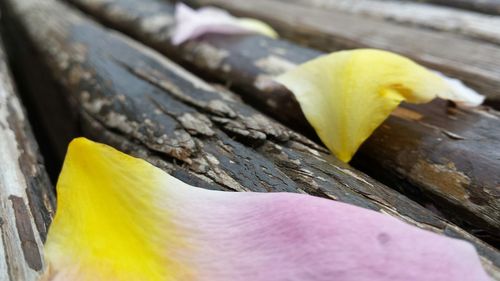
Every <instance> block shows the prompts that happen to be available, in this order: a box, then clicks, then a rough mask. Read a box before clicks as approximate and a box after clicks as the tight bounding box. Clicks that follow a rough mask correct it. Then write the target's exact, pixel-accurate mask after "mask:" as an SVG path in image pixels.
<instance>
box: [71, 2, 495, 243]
mask: <svg viewBox="0 0 500 281" xmlns="http://www.w3.org/2000/svg"><path fill="white" fill-rule="evenodd" d="M71 2H72V3H75V4H78V5H79V7H81V8H82V9H85V10H86V11H88V12H89V13H91V14H92V15H94V16H96V17H97V18H99V19H100V20H102V21H103V22H105V23H106V24H108V25H109V26H113V27H115V28H117V29H119V30H121V31H122V32H125V33H127V34H130V35H132V36H134V37H135V38H137V39H139V40H140V41H142V42H145V43H147V44H148V45H150V46H152V47H154V48H156V49H157V50H159V51H161V52H162V53H164V54H166V55H167V56H169V57H171V58H175V59H177V60H178V61H180V62H183V63H184V64H185V65H187V66H189V67H190V68H192V69H196V70H197V71H198V73H200V74H204V75H205V76H207V77H211V78H213V79H216V80H218V81H221V82H224V83H226V84H227V85H230V86H231V87H232V88H233V89H235V90H236V91H237V92H239V93H240V94H241V96H242V98H243V99H244V100H245V101H247V102H249V103H251V104H253V105H254V106H256V107H257V108H259V109H260V110H262V111H264V112H266V113H267V114H269V115H270V116H272V117H273V118H275V119H277V120H279V121H281V122H283V123H284V124H286V125H288V126H290V127H293V128H296V129H299V130H301V131H302V132H304V133H305V134H307V135H309V136H312V137H314V133H313V132H312V131H313V130H312V129H311V127H310V126H309V125H308V124H307V121H306V120H305V118H304V116H303V114H302V113H301V110H300V107H299V105H298V104H297V102H296V101H295V99H294V98H293V94H291V93H290V92H289V91H288V90H287V89H285V88H284V87H282V86H280V85H278V84H276V83H273V81H272V77H273V76H274V75H277V74H280V73H282V72H283V71H286V70H288V69H290V68H292V67H294V66H295V65H297V64H300V63H302V62H305V61H307V60H310V59H312V58H315V57H317V56H319V55H321V54H322V53H321V52H319V51H316V50H312V49H308V48H303V47H300V46H298V45H295V44H292V43H289V42H286V41H281V40H273V39H269V38H265V37H261V36H235V37H212V38H207V39H206V40H204V41H201V42H190V43H188V44H185V45H183V46H182V47H180V48H176V47H175V46H172V45H171V44H170V41H169V34H170V32H171V29H172V26H173V24H174V22H173V19H172V14H173V6H172V5H171V4H169V3H167V2H165V1H156V0H143V1H142V5H141V9H139V10H138V9H136V8H135V6H134V5H133V1H127V0H94V1H92V2H91V3H89V2H86V1H82V0H71ZM499 126H500V119H499V114H498V112H496V111H493V110H490V109H488V108H479V109H475V110H460V109H456V108H453V107H450V106H449V105H448V104H446V102H444V101H436V102H434V103H432V104H429V105H424V106H414V107H410V106H406V107H405V108H404V109H400V110H398V111H396V112H395V113H394V114H393V116H392V117H391V118H389V119H388V120H387V121H386V122H385V123H384V124H383V125H382V126H381V127H380V128H379V129H378V130H377V131H376V132H375V133H374V135H373V136H372V137H371V138H370V139H369V140H368V141H367V142H366V144H365V145H364V146H363V147H362V148H361V150H360V152H359V154H358V156H357V157H356V158H355V159H354V164H355V165H356V166H359V167H361V168H363V169H364V170H366V171H368V172H369V173H370V174H371V175H372V176H374V177H377V178H379V179H380V180H383V181H384V182H386V183H388V184H389V185H390V186H393V187H395V188H396V189H398V190H400V191H402V192H403V193H405V194H407V195H408V196H410V197H412V198H414V199H416V200H419V201H420V202H421V203H422V204H425V205H431V206H433V208H435V209H437V210H439V212H441V213H442V214H443V215H444V216H445V217H447V218H448V219H450V220H453V221H454V222H456V223H458V224H460V225H461V226H463V227H465V228H466V229H468V230H469V231H471V232H472V233H474V234H476V235H477V236H479V237H481V238H483V239H485V240H487V241H489V242H490V243H492V244H494V245H499V241H500V240H499V239H500V236H499V233H500V200H499V199H500V197H499V194H500V174H499V173H498V172H497V171H499V170H500V151H499V149H498V147H500V132H499V130H497V129H496V128H498V127H499ZM441 177H446V178H448V179H449V180H446V181H444V180H443V181H441V180H439V178H441ZM450 190H458V191H461V192H450Z"/></svg>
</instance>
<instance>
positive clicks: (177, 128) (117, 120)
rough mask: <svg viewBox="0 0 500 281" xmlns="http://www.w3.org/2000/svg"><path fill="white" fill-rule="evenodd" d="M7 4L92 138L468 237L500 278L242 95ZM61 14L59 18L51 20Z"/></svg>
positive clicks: (66, 21)
mask: <svg viewBox="0 0 500 281" xmlns="http://www.w3.org/2000/svg"><path fill="white" fill-rule="evenodd" d="M2 3H3V4H2V8H3V11H5V14H7V17H8V19H9V20H8V24H9V25H10V26H11V27H12V28H14V29H15V30H16V31H17V33H16V34H18V36H17V37H16V38H15V40H17V41H18V43H19V44H18V46H19V47H20V48H22V45H31V46H35V47H36V48H37V50H38V53H36V54H34V56H39V57H43V58H44V61H45V64H46V65H47V66H48V67H49V68H50V71H51V74H52V77H53V79H56V80H58V81H59V83H60V85H61V87H62V88H63V90H64V92H65V93H66V95H67V98H68V99H75V100H76V101H77V102H74V103H72V105H73V106H74V109H75V111H79V112H80V113H81V118H80V120H81V122H82V125H83V129H84V131H85V132H86V134H87V135H91V136H93V137H94V138H98V139H99V140H101V141H104V142H107V143H110V144H115V145H116V144H120V145H119V147H120V148H122V149H124V150H125V151H131V150H136V149H138V150H136V155H140V156H141V157H145V158H146V159H148V160H149V161H151V162H153V163H156V164H157V165H159V166H160V167H162V168H164V169H166V170H167V171H169V170H170V171H172V170H174V171H175V172H173V173H172V174H173V175H174V176H176V177H179V178H181V179H183V180H185V181H186V182H188V183H191V184H196V185H200V183H201V182H203V183H204V185H206V186H208V187H210V188H217V189H224V190H238V191H245V190H251V191H290V192H307V193H310V194H314V195H316V196H322V197H326V198H330V199H334V200H340V201H344V202H349V203H352V204H356V205H358V206H362V207H365V208H370V209H373V210H377V211H381V212H385V213H388V214H390V215H393V216H396V217H398V218H400V219H403V220H405V221H407V222H409V223H412V224H414V225H417V226H419V227H423V228H426V229H429V230H431V231H436V232H440V233H444V234H445V235H449V236H453V237H460V238H462V239H467V240H469V241H471V242H473V243H474V244H475V245H476V247H477V249H478V251H479V252H480V254H481V255H482V261H483V263H484V265H485V266H486V268H487V269H488V271H489V272H490V274H492V276H495V278H500V275H499V273H500V272H499V268H498V266H499V265H500V255H499V253H498V251H496V250H494V249H493V248H492V247H490V246H488V245H486V244H484V243H483V242H481V241H480V240H478V239H477V238H475V237H473V236H471V235H470V234H468V233H466V232H465V231H464V230H462V229H460V228H458V227H456V226H454V225H453V224H450V223H447V222H446V221H444V220H442V219H440V218H439V217H437V216H435V215H434V214H432V213H431V212H430V211H428V210H426V209H425V208H423V207H421V206H420V205H418V204H415V203H414V202H412V201H411V200H409V199H408V198H406V197H404V196H402V195H401V194H399V193H397V192H395V191H393V190H392V189H390V188H388V187H386V186H384V185H381V184H379V183H377V182H376V181H374V180H372V179H371V178H369V177H367V176H365V175H363V174H362V173H360V172H358V171H356V170H354V169H352V168H351V167H349V166H347V165H344V164H342V163H340V162H339V161H338V160H336V159H334V158H333V157H331V156H329V155H328V154H327V153H325V152H324V149H322V148H321V147H318V146H317V145H314V144H313V143H312V142H310V141H308V140H307V139H305V138H304V137H302V136H300V135H297V134H296V133H294V132H292V131H290V130H289V129H287V128H285V127H282V126H281V125H279V124H277V123H276V122H274V121H272V120H270V119H269V118H267V117H264V116H263V115H261V114H259V113H258V112H256V111H255V110H254V109H252V108H251V107H248V106H246V105H244V104H243V103H242V102H241V101H240V100H239V99H238V98H237V97H236V96H235V95H234V94H232V93H230V92H227V91H225V90H223V89H215V88H214V87H212V86H209V85H208V84H206V83H204V82H203V81H201V80H199V79H198V78H196V77H195V76H193V75H191V74H190V73H188V72H186V71H185V70H183V69H181V68H179V67H178V66H176V65H175V64H174V63H172V62H170V61H169V60H167V59H165V58H163V57H161V56H160V55H159V54H158V53H156V52H154V51H152V50H150V49H148V48H146V47H144V46H142V45H139V44H138V43H136V42H134V41H131V40H130V39H127V38H125V37H123V36H121V35H119V34H117V33H114V32H112V31H109V30H106V29H103V28H102V27H100V26H98V25H96V24H95V23H93V22H91V21H89V20H87V19H85V18H84V17H82V16H80V15H79V14H78V13H75V12H72V11H71V10H70V9H68V8H67V7H66V6H64V5H62V4H59V3H57V2H55V1H52V0H9V1H3V2H2ZM54 14H57V15H59V16H58V17H50V16H49V15H54ZM48 35H50V36H48ZM47 38H50V40H47ZM20 43H22V44H20ZM32 67H33V65H25V68H27V69H29V68H32ZM49 117H50V116H49Z"/></svg>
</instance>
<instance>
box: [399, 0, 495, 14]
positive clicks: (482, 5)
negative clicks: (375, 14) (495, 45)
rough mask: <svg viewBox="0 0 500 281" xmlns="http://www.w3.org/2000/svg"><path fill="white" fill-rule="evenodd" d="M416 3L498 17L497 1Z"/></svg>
mask: <svg viewBox="0 0 500 281" xmlns="http://www.w3.org/2000/svg"><path fill="white" fill-rule="evenodd" d="M400 1H401V0H400ZM402 1H413V0H402ZM416 1H418V2H426V3H430V4H437V5H443V6H448V7H456V8H460V9H465V10H471V11H477V12H480V13H485V14H491V15H500V1H499V0H416Z"/></svg>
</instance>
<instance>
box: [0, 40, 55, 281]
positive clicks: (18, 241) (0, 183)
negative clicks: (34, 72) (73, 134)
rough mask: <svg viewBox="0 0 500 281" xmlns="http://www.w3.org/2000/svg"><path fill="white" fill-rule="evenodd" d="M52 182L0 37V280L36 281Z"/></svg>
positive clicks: (49, 210)
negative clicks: (18, 93) (18, 92)
mask: <svg viewBox="0 0 500 281" xmlns="http://www.w3.org/2000/svg"><path fill="white" fill-rule="evenodd" d="M53 208H54V194H53V187H52V184H51V183H50V181H49V179H48V176H47V174H46V171H45V168H44V166H43V160H42V158H41V156H40V154H39V152H38V146H37V144H36V141H35V138H34V137H33V134H32V132H31V128H30V125H29V124H28V120H27V118H26V114H25V113H24V110H23V108H22V105H21V102H20V100H19V96H18V95H17V93H16V89H15V87H14V83H13V81H12V78H11V76H10V73H9V70H8V68H7V64H6V57H5V53H4V50H3V45H2V42H0V280H5V281H17V280H28V281H29V280H33V281H34V280H37V279H38V277H39V276H40V275H41V272H42V271H43V267H44V263H43V259H42V249H43V241H44V240H45V237H46V234H47V227H48V224H49V223H50V221H51V218H52V213H53V211H52V210H53Z"/></svg>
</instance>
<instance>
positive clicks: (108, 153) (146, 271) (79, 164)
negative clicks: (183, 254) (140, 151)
mask: <svg viewBox="0 0 500 281" xmlns="http://www.w3.org/2000/svg"><path fill="white" fill-rule="evenodd" d="M131 171H134V173H131ZM170 179H171V177H168V175H166V174H165V173H164V172H162V171H161V170H159V169H157V168H154V167H152V166H151V165H150V164H148V163H147V162H145V161H141V160H139V159H136V158H133V157H131V156H128V155H126V154H123V153H120V152H118V151H116V150H114V149H112V148H110V147H108V146H105V145H102V144H97V143H94V142H91V141H89V140H87V139H84V138H78V139H75V140H73V141H72V143H71V144H70V146H69V149H68V153H67V156H66V159H65V162H64V168H63V170H62V172H61V175H60V177H59V180H58V183H57V204H58V206H57V210H58V211H57V212H56V216H55V218H54V221H53V223H52V225H51V228H50V231H49V235H48V239H47V242H46V245H45V256H46V259H47V261H48V262H49V267H50V269H51V271H52V272H51V273H50V274H51V275H52V279H51V280H137V281H139V280H179V277H180V276H184V275H187V274H188V272H186V269H185V268H184V267H183V265H182V264H178V262H176V261H174V260H173V259H172V258H173V257H175V255H174V254H171V253H169V252H167V251H166V250H165V249H169V250H171V251H172V252H174V251H176V249H178V248H181V247H184V246H183V245H184V242H183V241H182V240H181V238H180V237H182V235H177V234H176V231H177V230H176V229H175V226H174V225H172V223H170V222H171V220H169V219H168V216H169V212H168V211H165V210H160V209H159V208H158V207H157V205H155V204H152V202H155V200H158V198H168V197H167V196H163V195H165V194H164V192H163V191H162V188H161V187H162V186H164V185H165V183H168V182H169V181H170ZM176 185H178V184H177V183H176ZM132 187H133V188H132ZM170 197H171V195H170ZM170 199H172V198H170ZM151 237H162V238H164V239H162V241H154V240H153V239H151ZM165 245H168V247H167V246H165ZM69 253H70V254H69ZM131 257H134V258H133V259H131ZM75 265H77V266H75ZM61 269H66V270H65V271H64V272H53V271H54V270H61ZM58 274H60V277H58ZM73 275H74V276H73Z"/></svg>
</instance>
